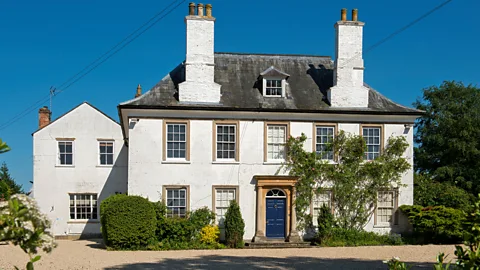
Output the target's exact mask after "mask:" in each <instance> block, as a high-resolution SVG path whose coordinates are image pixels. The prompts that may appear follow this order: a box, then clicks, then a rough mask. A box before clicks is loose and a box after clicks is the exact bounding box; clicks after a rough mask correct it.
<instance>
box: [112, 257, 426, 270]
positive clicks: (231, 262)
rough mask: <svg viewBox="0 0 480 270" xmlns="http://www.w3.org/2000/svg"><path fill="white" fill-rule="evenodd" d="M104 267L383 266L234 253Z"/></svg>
mask: <svg viewBox="0 0 480 270" xmlns="http://www.w3.org/2000/svg"><path fill="white" fill-rule="evenodd" d="M408 264H409V265H413V266H414V267H413V268H411V269H432V268H433V264H431V263H415V262H410V263H408ZM105 269H176V270H177V269H178V270H187V269H188V270H193V269H201V270H203V269H230V270H240V269H282V270H283V269H334V270H335V269H365V270H367V269H368V270H370V269H387V266H386V265H385V264H384V263H383V262H382V261H364V260H357V259H325V258H312V257H286V258H272V257H237V256H220V255H209V256H200V257H197V258H175V259H172V258H167V259H164V260H162V261H159V262H157V263H132V264H123V265H118V266H114V267H109V268H105Z"/></svg>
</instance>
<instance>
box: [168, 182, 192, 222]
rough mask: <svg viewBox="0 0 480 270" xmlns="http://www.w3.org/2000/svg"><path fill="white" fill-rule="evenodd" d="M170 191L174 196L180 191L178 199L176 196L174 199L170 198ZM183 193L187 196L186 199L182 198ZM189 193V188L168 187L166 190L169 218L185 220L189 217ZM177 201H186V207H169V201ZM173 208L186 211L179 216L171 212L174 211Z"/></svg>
mask: <svg viewBox="0 0 480 270" xmlns="http://www.w3.org/2000/svg"><path fill="white" fill-rule="evenodd" d="M168 191H172V194H173V195H174V192H175V191H178V192H179V193H178V194H179V196H178V197H175V196H173V197H168ZM182 191H183V192H184V194H185V197H184V198H182V197H181V195H180V192H182ZM188 191H189V190H188V188H186V187H166V188H165V203H166V206H167V217H180V218H185V217H187V212H188V198H189V196H188ZM176 199H178V200H182V199H183V200H185V204H184V205H172V206H169V205H168V200H174V201H175V200H176ZM173 208H179V209H181V208H183V209H185V211H184V213H183V214H181V213H178V214H177V213H173V212H171V211H170V209H173Z"/></svg>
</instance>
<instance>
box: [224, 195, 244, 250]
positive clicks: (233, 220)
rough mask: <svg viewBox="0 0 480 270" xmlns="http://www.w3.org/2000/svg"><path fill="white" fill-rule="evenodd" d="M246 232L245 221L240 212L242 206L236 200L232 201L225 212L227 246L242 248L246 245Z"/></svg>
mask: <svg viewBox="0 0 480 270" xmlns="http://www.w3.org/2000/svg"><path fill="white" fill-rule="evenodd" d="M244 233H245V222H244V221H243V218H242V213H240V207H239V206H238V204H237V202H236V201H232V202H231V203H230V206H229V207H228V209H227V213H225V240H226V242H227V246H229V247H232V248H241V247H243V246H244V243H243V234H244Z"/></svg>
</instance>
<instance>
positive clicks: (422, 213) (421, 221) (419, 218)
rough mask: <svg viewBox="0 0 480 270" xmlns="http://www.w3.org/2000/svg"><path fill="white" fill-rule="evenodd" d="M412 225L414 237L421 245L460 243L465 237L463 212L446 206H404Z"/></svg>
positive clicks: (403, 209)
mask: <svg viewBox="0 0 480 270" xmlns="http://www.w3.org/2000/svg"><path fill="white" fill-rule="evenodd" d="M400 210H401V211H402V212H404V213H405V214H406V215H407V217H408V221H409V222H410V224H412V226H413V235H412V236H413V237H414V238H415V239H416V240H417V241H418V242H417V243H419V244H428V243H432V244H451V243H459V242H460V241H461V239H462V237H463V229H462V223H463V222H464V221H465V214H464V213H463V211H461V210H458V209H453V208H448V207H445V206H429V207H422V206H418V205H414V206H410V205H402V206H400Z"/></svg>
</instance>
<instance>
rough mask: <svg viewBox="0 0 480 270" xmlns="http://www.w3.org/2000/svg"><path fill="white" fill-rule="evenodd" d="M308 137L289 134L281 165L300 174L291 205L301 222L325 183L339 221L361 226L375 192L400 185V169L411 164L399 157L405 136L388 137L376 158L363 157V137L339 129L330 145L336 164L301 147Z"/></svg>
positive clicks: (306, 223) (305, 221) (308, 222)
mask: <svg viewBox="0 0 480 270" xmlns="http://www.w3.org/2000/svg"><path fill="white" fill-rule="evenodd" d="M306 140H307V137H306V136H305V134H302V136H300V137H298V138H293V137H290V138H289V139H288V141H287V159H286V162H285V165H284V169H285V170H286V171H289V174H290V175H293V176H297V177H298V181H297V185H296V190H297V197H296V200H295V209H296V211H297V216H298V218H299V222H300V227H303V226H310V225H311V217H310V216H309V215H307V214H306V211H307V209H309V206H310V203H311V201H312V196H313V195H314V194H318V193H320V192H322V189H323V188H324V187H325V186H329V188H331V190H332V193H333V201H334V202H335V204H334V209H335V214H336V221H337V225H338V226H339V227H341V228H344V229H355V230H361V229H363V227H364V226H365V224H366V223H367V222H368V219H369V218H370V217H371V214H372V211H373V206H374V203H375V201H376V198H377V191H378V190H381V189H387V188H388V189H389V188H394V187H400V186H401V185H402V184H401V176H402V174H403V173H404V172H406V171H407V170H408V169H409V168H410V164H409V163H408V161H407V160H406V159H405V158H403V157H402V155H403V153H404V152H405V150H406V149H407V147H408V143H407V141H406V139H405V137H403V136H398V137H394V136H392V137H390V138H389V139H388V143H387V145H386V147H385V149H384V150H383V152H382V153H381V155H380V156H379V157H378V158H376V159H375V160H371V161H365V160H364V156H365V154H364V153H365V151H366V148H367V147H366V144H365V141H364V139H363V137H361V136H358V135H348V134H346V133H345V132H344V131H340V132H339V134H338V135H337V136H336V137H335V138H334V139H333V142H332V144H331V145H330V149H331V150H333V152H334V156H335V157H336V158H337V162H335V163H331V162H328V161H325V160H321V159H320V158H319V157H320V156H319V155H317V153H316V152H308V151H305V148H304V147H303V144H304V142H305V141H306Z"/></svg>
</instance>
